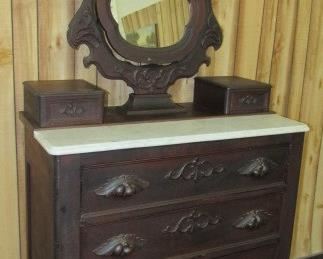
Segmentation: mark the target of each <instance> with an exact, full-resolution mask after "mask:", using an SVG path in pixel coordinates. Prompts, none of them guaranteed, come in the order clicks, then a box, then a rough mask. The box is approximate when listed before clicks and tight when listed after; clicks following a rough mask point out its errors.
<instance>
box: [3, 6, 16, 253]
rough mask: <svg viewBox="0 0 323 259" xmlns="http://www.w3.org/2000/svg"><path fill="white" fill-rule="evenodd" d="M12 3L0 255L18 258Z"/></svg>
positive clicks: (7, 12) (7, 11)
mask: <svg viewBox="0 0 323 259" xmlns="http://www.w3.org/2000/svg"><path fill="white" fill-rule="evenodd" d="M11 4H12V3H11V1H10V0H2V1H1V2H0V35H1V36H0V86H1V88H0V121H1V123H0V145H1V148H0V255H1V258H6V259H19V258H20V251H19V219H18V188H17V164H16V159H17V156H16V140H15V135H16V129H15V101H14V100H15V95H14V81H13V42H12V23H11V22H12V16H11V15H12V6H11Z"/></svg>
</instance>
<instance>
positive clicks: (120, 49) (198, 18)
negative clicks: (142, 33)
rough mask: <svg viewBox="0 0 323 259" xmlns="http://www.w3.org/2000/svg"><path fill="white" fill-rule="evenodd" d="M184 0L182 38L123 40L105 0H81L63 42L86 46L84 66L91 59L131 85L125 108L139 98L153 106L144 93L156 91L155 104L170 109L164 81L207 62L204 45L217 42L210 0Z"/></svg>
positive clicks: (153, 94) (219, 34) (106, 74)
mask: <svg viewBox="0 0 323 259" xmlns="http://www.w3.org/2000/svg"><path fill="white" fill-rule="evenodd" d="M129 1H130V0H129ZM188 2H189V4H190V10H191V19H190V22H189V23H188V24H187V26H186V30H185V33H184V36H183V37H182V39H181V40H180V41H179V42H178V43H176V44H174V45H172V46H170V47H165V48H157V49H154V48H142V47H138V46H134V45H131V44H130V43H128V42H127V41H126V40H124V39H123V38H122V36H121V34H120V32H119V29H118V24H117V22H116V21H115V20H114V18H113V15H112V12H111V0H84V1H83V3H82V5H81V7H80V9H79V10H78V11H77V13H76V14H75V16H74V18H73V19H72V21H71V23H70V25H69V30H68V34H67V38H68V42H69V44H70V45H71V46H72V47H73V48H78V47H79V46H80V45H81V44H86V45H87V46H88V47H89V49H90V54H89V56H88V57H85V58H84V65H85V66H86V67H89V66H90V65H92V64H94V65H95V66H96V67H97V68H98V70H99V72H100V73H101V74H102V75H103V76H104V77H105V78H109V79H122V80H124V81H125V82H126V83H127V84H128V86H130V87H131V88H132V89H133V91H134V94H133V95H132V96H131V97H130V98H129V102H130V103H131V104H129V103H128V104H127V107H128V108H129V107H130V106H131V105H132V106H133V105H136V104H137V105H139V106H140V105H142V104H143V103H142V102H145V103H146V104H147V103H149V104H148V106H149V105H151V106H152V109H154V107H153V106H154V104H155V103H157V102H158V100H157V101H156V98H155V99H154V101H152V100H153V99H150V98H151V97H156V96H159V97H160V100H159V104H158V105H155V106H156V107H157V108H156V107H155V109H159V110H161V109H163V108H168V109H173V108H174V106H172V103H171V101H167V98H168V97H169V96H168V94H167V90H168V88H169V86H170V85H171V84H173V83H174V82H175V81H176V80H177V79H179V78H185V77H192V76H193V75H194V74H195V73H197V71H198V69H199V67H200V66H201V65H202V64H203V63H205V64H207V65H208V64H209V63H210V58H209V57H207V55H206V50H207V48H209V47H210V46H212V47H214V48H215V49H218V48H220V46H221V44H222V31H221V29H220V26H219V24H218V22H217V20H216V18H215V17H214V15H213V10H212V4H211V0H188ZM120 57H121V58H120ZM143 96H144V97H145V98H144V99H143ZM137 97H138V98H137ZM147 98H148V99H149V100H150V101H147ZM138 100H139V101H138ZM142 100H144V101H142ZM138 103H139V104H138ZM163 106H165V107H163ZM166 106H168V107H166Z"/></svg>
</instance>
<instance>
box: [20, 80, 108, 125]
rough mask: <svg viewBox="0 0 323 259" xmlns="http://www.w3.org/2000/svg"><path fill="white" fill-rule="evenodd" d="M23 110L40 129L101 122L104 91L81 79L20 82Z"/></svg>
mask: <svg viewBox="0 0 323 259" xmlns="http://www.w3.org/2000/svg"><path fill="white" fill-rule="evenodd" d="M24 97H25V102H24V105H25V106H24V107H25V108H24V110H25V113H26V114H27V116H28V117H29V118H31V119H32V120H34V121H35V122H36V123H37V124H38V125H39V126H40V127H57V126H71V125H84V124H99V123H102V122H103V109H104V91H103V90H101V89H99V88H97V87H96V86H94V85H92V84H90V83H88V82H86V81H84V80H57V81H55V80H50V81H29V82H25V83H24Z"/></svg>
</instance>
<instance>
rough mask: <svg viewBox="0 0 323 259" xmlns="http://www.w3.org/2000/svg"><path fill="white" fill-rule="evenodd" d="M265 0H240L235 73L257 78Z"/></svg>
mask: <svg viewBox="0 0 323 259" xmlns="http://www.w3.org/2000/svg"><path fill="white" fill-rule="evenodd" d="M263 9H264V0H240V14H239V26H238V36H237V48H236V61H235V71H234V74H235V75H237V76H242V77H246V78H250V79H255V78H256V72H257V63H258V52H259V43H260V36H261V26H262V15H263Z"/></svg>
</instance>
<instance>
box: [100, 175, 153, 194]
mask: <svg viewBox="0 0 323 259" xmlns="http://www.w3.org/2000/svg"><path fill="white" fill-rule="evenodd" d="M148 187H149V182H147V181H145V180H143V179H140V178H139V177H137V176H134V175H121V176H118V177H114V178H112V179H110V180H108V181H107V182H106V183H105V184H104V185H103V186H101V187H99V188H97V189H96V190H95V193H96V195H97V196H105V197H107V198H109V197H112V196H114V197H131V196H133V195H135V194H137V193H139V192H141V191H143V190H144V189H146V188H148Z"/></svg>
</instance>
